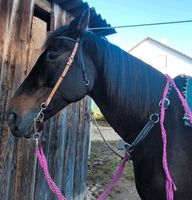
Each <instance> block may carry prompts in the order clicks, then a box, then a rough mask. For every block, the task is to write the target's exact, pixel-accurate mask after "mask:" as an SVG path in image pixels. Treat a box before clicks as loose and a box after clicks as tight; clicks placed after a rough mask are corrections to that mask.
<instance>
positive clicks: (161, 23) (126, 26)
mask: <svg viewBox="0 0 192 200" xmlns="http://www.w3.org/2000/svg"><path fill="white" fill-rule="evenodd" d="M182 23H192V20H191V19H190V20H183V21H171V22H157V23H146V24H133V25H122V26H113V27H109V26H106V27H95V28H89V30H90V31H93V30H102V29H116V28H133V27H142V26H159V25H169V24H182Z"/></svg>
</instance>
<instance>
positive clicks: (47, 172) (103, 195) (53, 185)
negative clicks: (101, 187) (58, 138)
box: [36, 147, 128, 200]
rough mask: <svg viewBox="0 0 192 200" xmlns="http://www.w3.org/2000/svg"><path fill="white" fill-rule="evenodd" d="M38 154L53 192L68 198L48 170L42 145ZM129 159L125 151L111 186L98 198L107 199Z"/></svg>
mask: <svg viewBox="0 0 192 200" xmlns="http://www.w3.org/2000/svg"><path fill="white" fill-rule="evenodd" d="M36 155H37V158H38V160H39V163H40V166H41V168H42V169H43V172H44V175H45V179H46V181H47V183H48V185H49V187H50V189H51V190H52V192H53V193H54V194H55V195H56V196H57V198H58V200H67V199H66V198H65V197H64V196H63V195H62V193H61V191H60V190H59V188H58V187H57V185H56V184H55V182H54V181H53V180H52V178H51V176H50V173H49V170H48V165H47V160H46V157H45V155H44V153H43V150H42V148H40V147H37V148H36ZM127 160H128V155H127V153H125V156H124V158H123V159H122V160H121V163H120V165H119V167H118V168H117V170H116V172H115V174H114V176H113V180H112V182H111V184H110V186H109V187H108V188H107V189H106V191H104V192H103V193H102V194H101V195H100V196H99V197H98V198H97V200H105V199H106V198H107V196H108V195H109V193H110V192H111V191H112V189H113V188H114V187H115V186H116V184H117V182H118V181H119V179H120V178H121V176H122V173H123V171H124V168H125V164H126V161H127Z"/></svg>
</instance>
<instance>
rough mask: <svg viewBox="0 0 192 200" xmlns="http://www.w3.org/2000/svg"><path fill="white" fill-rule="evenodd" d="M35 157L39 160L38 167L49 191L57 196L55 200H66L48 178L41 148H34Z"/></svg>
mask: <svg viewBox="0 0 192 200" xmlns="http://www.w3.org/2000/svg"><path fill="white" fill-rule="evenodd" d="M36 155H37V158H38V160H39V163H40V166H41V167H42V169H43V171H44V174H45V179H46V181H47V183H48V185H49V187H50V189H51V190H52V192H53V193H54V194H55V195H56V196H57V198H58V199H59V200H67V199H66V198H65V197H64V196H63V195H62V193H61V191H60V190H59V188H58V187H57V185H56V184H55V182H54V181H53V180H52V178H51V176H50V173H49V169H48V165H47V160H46V157H45V155H44V153H43V150H42V148H39V147H37V148H36Z"/></svg>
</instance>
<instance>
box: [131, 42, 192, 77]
mask: <svg viewBox="0 0 192 200" xmlns="http://www.w3.org/2000/svg"><path fill="white" fill-rule="evenodd" d="M129 53H130V54H132V55H133V56H135V57H137V58H139V59H141V60H143V61H144V62H146V63H148V64H150V65H152V66H153V67H155V68H156V69H158V70H159V71H161V72H162V73H166V74H169V75H170V76H171V77H175V76H177V75H179V74H186V75H191V76H192V59H190V58H187V57H185V56H183V55H182V54H179V53H177V52H175V51H173V50H171V49H169V48H167V47H164V46H162V45H160V44H158V43H156V42H154V41H152V40H146V41H144V42H143V43H141V44H140V45H138V46H137V47H136V48H134V49H132V50H131V51H130V52H129Z"/></svg>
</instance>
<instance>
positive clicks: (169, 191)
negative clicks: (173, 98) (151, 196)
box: [160, 80, 176, 200]
mask: <svg viewBox="0 0 192 200" xmlns="http://www.w3.org/2000/svg"><path fill="white" fill-rule="evenodd" d="M168 91H169V80H167V83H166V86H165V89H164V91H163V97H162V102H161V114H160V126H161V136H162V141H163V156H162V164H163V169H164V173H165V176H166V185H165V188H166V195H167V200H173V199H174V191H176V186H175V183H174V182H173V180H172V178H171V175H170V172H169V167H168V163H167V134H166V131H165V127H164V119H165V110H166V108H165V106H164V105H165V99H166V97H167V94H168Z"/></svg>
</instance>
